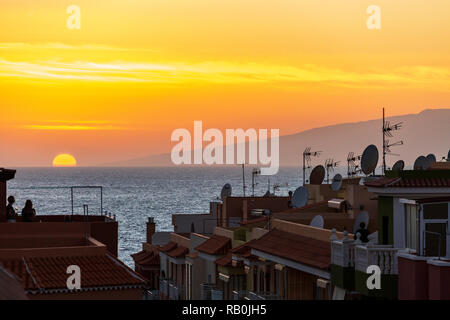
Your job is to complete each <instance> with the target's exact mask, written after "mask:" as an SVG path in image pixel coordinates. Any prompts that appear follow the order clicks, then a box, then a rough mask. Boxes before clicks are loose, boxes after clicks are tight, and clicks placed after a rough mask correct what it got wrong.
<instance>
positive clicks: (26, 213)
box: [22, 200, 36, 222]
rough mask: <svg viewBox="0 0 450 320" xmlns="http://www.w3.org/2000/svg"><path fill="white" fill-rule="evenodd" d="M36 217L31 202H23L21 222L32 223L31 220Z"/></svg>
mask: <svg viewBox="0 0 450 320" xmlns="http://www.w3.org/2000/svg"><path fill="white" fill-rule="evenodd" d="M35 216H36V210H34V208H33V202H31V200H27V201H26V202H25V207H24V208H23V209H22V221H23V222H33V218H34V217H35Z"/></svg>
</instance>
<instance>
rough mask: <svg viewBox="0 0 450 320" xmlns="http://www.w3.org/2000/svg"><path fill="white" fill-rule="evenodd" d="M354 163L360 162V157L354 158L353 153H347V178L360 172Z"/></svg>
mask: <svg viewBox="0 0 450 320" xmlns="http://www.w3.org/2000/svg"><path fill="white" fill-rule="evenodd" d="M356 161H361V156H355V153H354V152H349V153H348V155H347V176H348V177H349V178H350V177H353V176H354V175H355V174H356V173H358V171H361V169H360V166H359V164H358V163H356Z"/></svg>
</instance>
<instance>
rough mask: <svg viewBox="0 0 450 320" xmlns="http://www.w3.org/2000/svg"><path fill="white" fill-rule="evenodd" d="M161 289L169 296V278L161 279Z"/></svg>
mask: <svg viewBox="0 0 450 320" xmlns="http://www.w3.org/2000/svg"><path fill="white" fill-rule="evenodd" d="M159 291H160V292H161V293H162V294H163V295H165V296H166V297H167V296H169V280H167V279H159Z"/></svg>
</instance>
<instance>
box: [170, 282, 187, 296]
mask: <svg viewBox="0 0 450 320" xmlns="http://www.w3.org/2000/svg"><path fill="white" fill-rule="evenodd" d="M168 296H169V298H170V300H184V298H185V294H184V286H182V285H179V284H177V283H176V282H174V281H169V294H168Z"/></svg>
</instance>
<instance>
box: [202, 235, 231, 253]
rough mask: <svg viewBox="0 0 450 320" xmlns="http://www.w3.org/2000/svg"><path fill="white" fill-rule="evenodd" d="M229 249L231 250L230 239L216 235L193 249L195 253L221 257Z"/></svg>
mask: <svg viewBox="0 0 450 320" xmlns="http://www.w3.org/2000/svg"><path fill="white" fill-rule="evenodd" d="M229 249H231V239H230V238H227V237H223V236H219V235H216V234H214V235H212V236H211V237H210V238H209V239H208V240H206V241H205V242H203V243H202V244H201V245H199V246H197V247H196V248H195V250H197V251H200V252H203V253H207V254H211V255H223V254H226V253H227V251H228V250H229Z"/></svg>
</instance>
